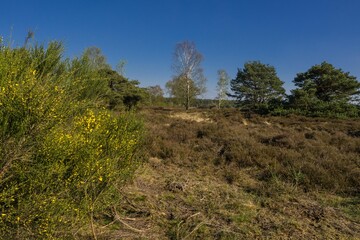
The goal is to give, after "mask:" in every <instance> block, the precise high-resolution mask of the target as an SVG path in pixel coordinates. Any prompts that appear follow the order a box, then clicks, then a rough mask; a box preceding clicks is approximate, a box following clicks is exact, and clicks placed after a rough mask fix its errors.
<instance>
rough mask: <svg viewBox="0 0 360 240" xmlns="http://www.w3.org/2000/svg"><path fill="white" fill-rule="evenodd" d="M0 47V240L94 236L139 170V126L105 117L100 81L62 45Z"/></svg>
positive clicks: (129, 119)
mask: <svg viewBox="0 0 360 240" xmlns="http://www.w3.org/2000/svg"><path fill="white" fill-rule="evenodd" d="M0 48H1V49H0V159H1V161H0V238H1V239H41V238H43V239H56V238H68V237H74V236H76V234H82V233H85V234H88V233H89V229H90V226H92V227H91V229H92V230H93V233H92V234H94V235H95V234H96V233H95V230H94V225H96V217H94V216H96V215H98V214H99V213H100V212H102V211H104V209H108V208H110V207H111V206H112V205H113V204H115V203H116V202H117V197H118V195H119V192H118V189H119V187H120V186H121V185H122V184H123V183H124V182H125V181H126V180H127V179H129V178H130V177H131V175H132V173H133V172H134V170H135V169H136V167H137V166H138V163H139V160H140V154H139V151H138V149H139V146H140V143H141V140H142V123H141V122H140V121H138V120H136V119H135V117H134V116H133V115H132V114H131V113H126V114H115V113H113V112H110V111H108V110H106V108H105V106H106V105H105V104H106V101H107V99H106V97H107V96H108V85H107V82H106V81H105V80H104V79H102V78H101V77H99V75H98V74H97V73H96V71H93V69H91V67H90V65H89V64H88V60H87V59H86V58H85V57H82V58H77V59H74V60H62V56H61V54H62V52H63V49H62V45H61V44H59V43H56V42H53V43H50V44H49V45H48V46H47V47H44V46H33V47H30V48H10V47H6V46H3V45H1V43H0ZM84 226H89V227H84Z"/></svg>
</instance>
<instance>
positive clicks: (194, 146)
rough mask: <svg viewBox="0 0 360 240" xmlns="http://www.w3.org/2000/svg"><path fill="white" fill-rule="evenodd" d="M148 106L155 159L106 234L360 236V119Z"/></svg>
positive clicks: (127, 189)
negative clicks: (273, 115)
mask: <svg viewBox="0 0 360 240" xmlns="http://www.w3.org/2000/svg"><path fill="white" fill-rule="evenodd" d="M142 114H143V116H144V118H145V119H146V124H147V127H148V139H147V143H148V146H147V148H148V150H147V153H148V155H149V161H148V162H147V163H145V164H144V165H143V166H142V167H141V168H140V169H139V171H138V173H137V175H136V178H135V179H134V181H133V183H132V184H130V185H127V186H126V187H125V188H124V189H122V191H121V192H123V194H124V196H123V202H122V203H120V204H119V207H118V209H117V216H119V219H120V220H121V221H116V223H114V224H113V225H112V228H111V230H110V231H109V230H108V231H106V232H104V234H103V235H102V236H103V237H104V238H115V239H116V238H121V239H122V238H124V239H290V238H291V239H359V238H360V219H359V216H360V207H359V205H360V204H359V203H360V202H359V201H360V200H359V189H360V159H359V154H360V138H359V134H358V129H360V123H359V121H355V120H354V121H351V120H348V121H345V120H342V121H340V120H329V119H308V118H303V117H288V118H280V117H266V118H263V117H259V116H247V117H246V118H245V117H244V116H242V115H241V114H240V113H239V112H238V111H236V110H231V109H230V110H223V111H217V110H212V111H208V112H204V111H196V110H192V111H190V112H182V111H179V110H177V111H175V110H174V111H165V110H163V109H158V110H145V111H143V113H142Z"/></svg>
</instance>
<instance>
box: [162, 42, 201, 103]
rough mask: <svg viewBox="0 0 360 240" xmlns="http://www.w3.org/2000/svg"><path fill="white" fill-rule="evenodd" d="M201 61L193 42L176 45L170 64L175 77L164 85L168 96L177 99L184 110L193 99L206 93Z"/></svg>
mask: <svg viewBox="0 0 360 240" xmlns="http://www.w3.org/2000/svg"><path fill="white" fill-rule="evenodd" d="M202 61H203V56H202V55H201V53H200V52H199V51H198V50H197V49H196V47H195V44H194V43H193V42H189V41H184V42H181V43H178V44H176V46H175V51H174V59H173V64H172V69H173V71H174V74H175V75H174V77H173V79H172V80H170V81H169V82H168V83H167V84H166V85H167V88H168V90H169V92H170V94H171V95H172V96H174V97H175V98H178V99H179V100H180V101H181V102H182V104H183V105H184V106H185V108H186V110H188V109H189V107H190V105H191V101H192V100H193V99H194V98H196V97H197V96H199V95H201V94H203V93H205V91H206V88H205V82H206V78H205V77H204V74H203V69H202V68H201V62H202Z"/></svg>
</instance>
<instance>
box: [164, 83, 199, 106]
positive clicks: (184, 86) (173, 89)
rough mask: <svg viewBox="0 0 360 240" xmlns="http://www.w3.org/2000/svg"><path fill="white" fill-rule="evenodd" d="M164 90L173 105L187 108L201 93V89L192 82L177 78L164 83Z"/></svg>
mask: <svg viewBox="0 0 360 240" xmlns="http://www.w3.org/2000/svg"><path fill="white" fill-rule="evenodd" d="M166 88H167V89H168V92H169V93H170V95H171V96H172V97H174V100H175V103H176V104H179V105H182V106H184V107H185V108H189V106H191V105H193V103H194V101H195V99H196V96H198V95H199V94H200V92H201V88H200V87H199V86H197V85H196V83H195V82H194V81H192V80H191V79H188V78H186V77H177V78H174V79H173V80H171V81H168V82H167V83H166Z"/></svg>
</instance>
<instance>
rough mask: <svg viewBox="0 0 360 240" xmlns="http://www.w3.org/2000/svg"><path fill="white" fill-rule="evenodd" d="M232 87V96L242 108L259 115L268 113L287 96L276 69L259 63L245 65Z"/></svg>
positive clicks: (232, 82) (239, 71)
mask: <svg viewBox="0 0 360 240" xmlns="http://www.w3.org/2000/svg"><path fill="white" fill-rule="evenodd" d="M230 85H231V90H232V91H233V92H234V94H232V95H230V96H232V97H235V98H236V99H237V101H238V103H239V105H240V106H242V107H243V108H245V109H248V110H251V111H256V112H259V113H266V112H267V111H268V110H269V108H270V104H271V103H274V102H280V101H281V100H282V98H283V96H284V94H285V89H284V88H283V87H282V85H283V82H282V81H281V80H280V79H279V78H278V77H277V74H276V71H275V68H274V67H272V66H270V65H265V64H262V63H261V62H259V61H255V62H247V63H245V64H244V68H243V69H238V73H237V76H236V79H233V80H231V83H230Z"/></svg>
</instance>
